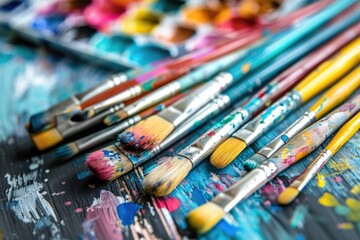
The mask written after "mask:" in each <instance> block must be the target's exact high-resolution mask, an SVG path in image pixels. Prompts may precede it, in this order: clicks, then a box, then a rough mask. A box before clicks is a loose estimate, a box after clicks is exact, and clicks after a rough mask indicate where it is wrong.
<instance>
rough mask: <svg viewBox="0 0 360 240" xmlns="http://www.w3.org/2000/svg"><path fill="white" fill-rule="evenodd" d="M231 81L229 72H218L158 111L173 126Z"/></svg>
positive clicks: (191, 113)
mask: <svg viewBox="0 0 360 240" xmlns="http://www.w3.org/2000/svg"><path fill="white" fill-rule="evenodd" d="M232 81H233V77H232V75H231V74H230V73H220V74H219V75H217V77H215V79H214V80H212V81H210V82H208V83H206V84H204V85H203V86H201V87H199V88H198V89H196V90H195V91H194V92H192V93H191V94H190V95H188V96H187V97H185V98H183V99H181V100H179V101H177V102H176V103H174V104H172V105H171V106H169V107H168V108H166V109H164V110H163V111H161V112H160V113H158V115H159V116H161V117H162V118H163V119H165V120H167V121H168V122H171V123H172V124H173V125H174V126H175V127H176V126H179V125H180V124H181V123H182V122H184V121H185V120H186V119H188V118H189V117H190V116H191V115H193V114H194V113H195V112H196V111H198V110H199V109H200V108H201V107H202V106H204V105H205V104H206V103H207V102H209V101H210V100H211V99H212V98H214V97H215V96H216V95H218V94H219V93H220V92H221V91H222V90H223V89H224V88H226V87H227V86H228V85H229V84H230V83H231V82H232Z"/></svg>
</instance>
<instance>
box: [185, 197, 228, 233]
mask: <svg viewBox="0 0 360 240" xmlns="http://www.w3.org/2000/svg"><path fill="white" fill-rule="evenodd" d="M224 215H225V211H224V209H223V208H222V207H220V206H218V205H216V204H215V203H212V202H208V203H205V204H204V205H202V206H200V207H198V208H196V209H194V210H192V211H191V212H190V213H189V214H188V216H187V221H188V223H189V225H190V227H191V228H192V229H194V230H195V231H197V232H198V233H206V232H207V231H209V230H210V229H212V228H213V227H214V226H215V225H216V224H217V223H218V222H219V221H220V220H221V219H222V218H223V217H224Z"/></svg>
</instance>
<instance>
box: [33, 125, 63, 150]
mask: <svg viewBox="0 0 360 240" xmlns="http://www.w3.org/2000/svg"><path fill="white" fill-rule="evenodd" d="M30 137H31V139H32V141H33V142H34V144H35V146H36V147H37V149H39V150H40V151H42V150H45V149H48V148H50V147H52V146H54V145H56V144H58V143H59V142H61V141H62V140H63V137H62V136H61V134H60V132H59V131H58V130H57V129H56V128H50V129H48V130H45V131H43V132H40V133H31V134H30Z"/></svg>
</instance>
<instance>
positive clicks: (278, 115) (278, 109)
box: [233, 91, 301, 145]
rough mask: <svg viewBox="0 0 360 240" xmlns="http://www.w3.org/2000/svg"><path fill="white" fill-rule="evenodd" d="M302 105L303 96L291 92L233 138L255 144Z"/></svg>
mask: <svg viewBox="0 0 360 240" xmlns="http://www.w3.org/2000/svg"><path fill="white" fill-rule="evenodd" d="M300 103H301V95H300V94H299V93H298V92H297V91H291V92H290V93H288V94H286V95H285V96H284V97H283V98H281V99H279V100H278V101H277V102H276V103H274V104H273V105H272V106H270V107H269V108H267V109H266V110H265V111H263V112H262V113H261V114H260V115H259V116H257V117H256V118H254V119H253V120H252V121H251V122H249V123H247V124H246V125H245V126H244V127H243V128H241V129H240V130H239V131H237V132H236V133H235V134H234V135H233V137H236V138H238V139H240V140H242V141H244V142H246V144H247V145H249V144H251V143H253V142H254V141H255V140H256V139H257V138H258V137H259V136H262V135H263V134H264V133H265V132H267V131H268V130H270V128H271V127H273V126H274V125H275V124H277V123H279V122H281V121H282V120H283V119H284V118H285V116H286V115H287V114H288V113H289V112H291V111H292V110H294V109H295V108H296V107H297V106H299V105H300Z"/></svg>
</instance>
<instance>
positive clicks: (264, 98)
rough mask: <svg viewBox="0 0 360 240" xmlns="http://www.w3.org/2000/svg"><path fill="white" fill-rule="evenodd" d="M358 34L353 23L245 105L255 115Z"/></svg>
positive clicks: (358, 26) (359, 24) (356, 27)
mask: <svg viewBox="0 0 360 240" xmlns="http://www.w3.org/2000/svg"><path fill="white" fill-rule="evenodd" d="M359 15H360V14H359ZM330 27H331V26H330ZM359 34H360V23H358V24H356V25H354V26H353V27H351V28H350V29H348V30H347V31H345V32H343V33H342V34H341V35H339V36H337V37H336V38H334V39H332V40H331V41H330V42H328V43H326V44H325V45H323V46H322V47H320V48H318V49H317V50H316V51H314V52H312V53H311V54H310V55H308V56H306V57H305V58H304V59H302V60H301V61H299V62H298V63H296V64H295V65H293V66H292V67H290V68H289V69H288V70H286V71H284V72H283V73H281V74H280V75H279V76H278V77H276V78H275V79H274V80H272V81H271V82H270V83H269V84H268V85H267V86H265V87H264V88H262V89H261V90H260V91H259V92H258V93H257V94H256V95H255V96H254V97H252V99H251V100H249V102H248V104H246V105H245V107H246V108H247V109H249V110H250V112H251V113H252V116H255V115H257V114H258V113H259V112H261V111H262V110H263V109H264V108H265V107H266V106H268V105H270V104H271V103H272V102H273V101H275V100H276V99H278V98H279V97H281V96H282V95H283V94H284V93H286V92H288V91H289V90H290V89H291V88H293V87H294V86H295V85H296V84H297V83H298V82H299V81H300V80H302V79H303V78H304V77H305V76H306V75H307V74H308V73H309V72H310V71H312V70H314V69H315V67H316V66H318V65H319V64H320V63H322V62H323V61H324V60H326V59H328V58H329V57H330V56H331V55H333V54H334V53H335V52H336V51H337V50H338V49H340V48H341V47H342V46H344V45H345V44H347V43H348V42H350V41H351V40H353V39H354V38H355V37H356V36H358V35H359Z"/></svg>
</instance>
